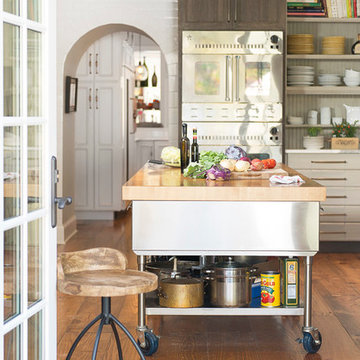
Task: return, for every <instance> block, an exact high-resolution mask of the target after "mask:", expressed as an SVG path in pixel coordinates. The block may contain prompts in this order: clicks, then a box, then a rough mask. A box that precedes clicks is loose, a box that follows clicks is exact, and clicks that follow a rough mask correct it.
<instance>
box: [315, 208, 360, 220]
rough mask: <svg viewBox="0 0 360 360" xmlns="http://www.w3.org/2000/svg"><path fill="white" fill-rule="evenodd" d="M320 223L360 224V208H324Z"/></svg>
mask: <svg viewBox="0 0 360 360" xmlns="http://www.w3.org/2000/svg"><path fill="white" fill-rule="evenodd" d="M322 208H323V209H324V211H320V222H335V221H337V222H360V206H343V205H339V206H336V205H335V206H322Z"/></svg>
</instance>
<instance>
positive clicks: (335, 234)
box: [320, 222, 360, 241]
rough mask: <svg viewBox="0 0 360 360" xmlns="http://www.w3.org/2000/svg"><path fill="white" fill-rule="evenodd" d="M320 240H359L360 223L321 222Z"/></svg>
mask: <svg viewBox="0 0 360 360" xmlns="http://www.w3.org/2000/svg"><path fill="white" fill-rule="evenodd" d="M320 240H321V241H360V223H334V222H332V223H321V224H320Z"/></svg>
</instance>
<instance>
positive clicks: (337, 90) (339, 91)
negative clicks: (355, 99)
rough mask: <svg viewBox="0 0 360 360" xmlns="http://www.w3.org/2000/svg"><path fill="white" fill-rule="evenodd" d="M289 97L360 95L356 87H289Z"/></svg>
mask: <svg viewBox="0 0 360 360" xmlns="http://www.w3.org/2000/svg"><path fill="white" fill-rule="evenodd" d="M286 93H287V95H340V96H341V95H360V87H359V86H355V87H351V86H287V88H286Z"/></svg>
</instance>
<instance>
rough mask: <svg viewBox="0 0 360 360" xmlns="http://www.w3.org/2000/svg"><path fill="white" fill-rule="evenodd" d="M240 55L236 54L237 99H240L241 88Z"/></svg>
mask: <svg viewBox="0 0 360 360" xmlns="http://www.w3.org/2000/svg"><path fill="white" fill-rule="evenodd" d="M239 63H240V56H238V55H237V56H235V77H236V79H235V84H236V85H235V101H240V89H239V77H240V74H239V71H240V64H239Z"/></svg>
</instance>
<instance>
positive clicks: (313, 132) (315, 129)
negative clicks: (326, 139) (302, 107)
mask: <svg viewBox="0 0 360 360" xmlns="http://www.w3.org/2000/svg"><path fill="white" fill-rule="evenodd" d="M320 131H321V129H320V128H318V127H311V128H308V134H309V136H318V135H319V133H320Z"/></svg>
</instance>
